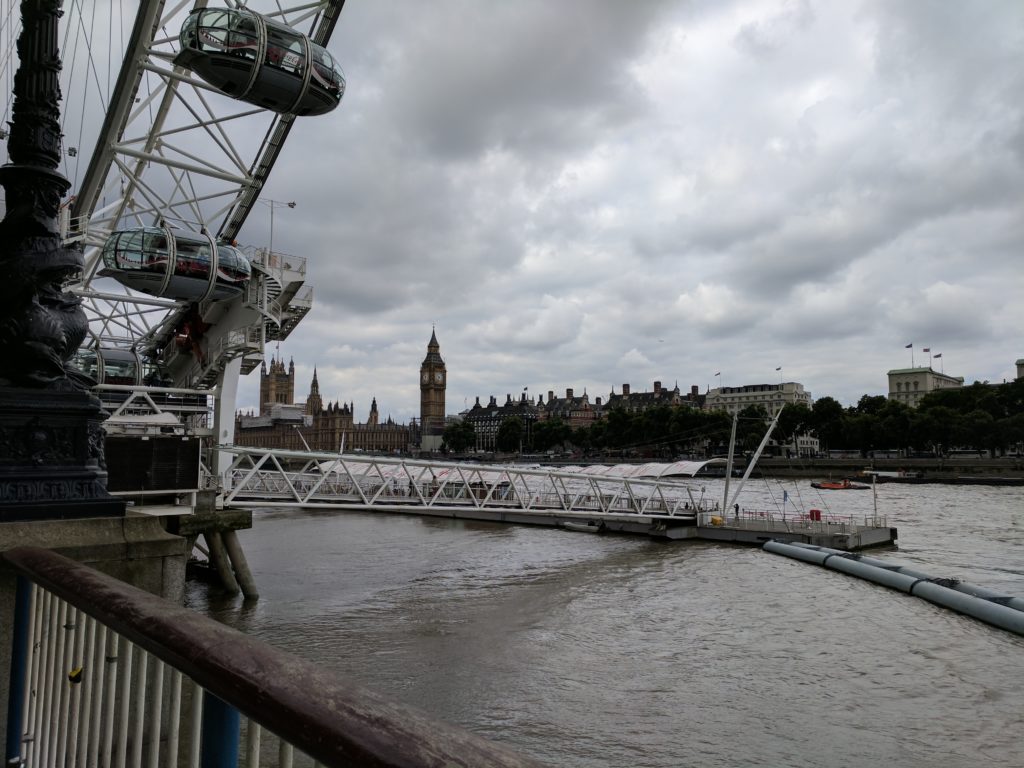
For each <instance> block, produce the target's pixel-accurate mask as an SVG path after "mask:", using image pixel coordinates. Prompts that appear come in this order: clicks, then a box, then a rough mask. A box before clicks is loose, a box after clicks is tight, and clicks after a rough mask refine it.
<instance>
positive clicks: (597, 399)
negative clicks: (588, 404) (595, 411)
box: [594, 397, 601, 408]
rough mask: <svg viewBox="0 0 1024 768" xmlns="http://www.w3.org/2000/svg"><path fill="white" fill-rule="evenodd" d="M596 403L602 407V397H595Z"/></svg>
mask: <svg viewBox="0 0 1024 768" xmlns="http://www.w3.org/2000/svg"><path fill="white" fill-rule="evenodd" d="M594 405H596V406H597V407H598V408H600V407H601V398H600V397H597V398H595V399H594Z"/></svg>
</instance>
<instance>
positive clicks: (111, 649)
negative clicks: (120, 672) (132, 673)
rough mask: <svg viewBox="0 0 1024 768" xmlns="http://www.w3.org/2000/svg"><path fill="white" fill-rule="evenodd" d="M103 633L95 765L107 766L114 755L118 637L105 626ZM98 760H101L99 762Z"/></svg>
mask: <svg viewBox="0 0 1024 768" xmlns="http://www.w3.org/2000/svg"><path fill="white" fill-rule="evenodd" d="M103 630H104V631H103V634H104V635H105V637H104V640H105V643H104V644H103V646H101V647H102V648H103V652H104V656H103V676H104V678H105V682H104V683H103V686H104V688H105V693H104V696H103V699H102V703H103V706H102V707H97V708H96V716H97V717H99V718H100V720H101V722H102V723H103V742H102V743H101V744H98V745H97V746H99V748H100V752H99V755H98V758H99V760H98V761H97V762H96V765H101V764H102V765H104V766H109V765H110V760H111V758H112V757H113V755H114V702H115V701H116V700H117V699H116V689H115V686H116V685H117V651H118V644H119V639H118V636H117V633H115V632H108V631H107V628H106V627H105V626H104V627H103ZM99 761H102V763H101V762H99Z"/></svg>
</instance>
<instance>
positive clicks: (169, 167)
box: [0, 0, 345, 408]
mask: <svg viewBox="0 0 1024 768" xmlns="http://www.w3.org/2000/svg"><path fill="white" fill-rule="evenodd" d="M122 5H123V4H122V3H118V2H115V1H114V0H111V1H110V2H100V1H99V0H97V1H96V2H86V1H85V0H65V2H64V16H63V18H62V21H61V32H60V34H61V40H60V45H61V58H62V61H63V69H62V75H61V91H62V94H63V102H62V104H61V110H62V125H61V131H62V133H63V147H62V164H61V168H60V171H61V173H63V175H64V176H65V177H66V178H67V179H68V180H69V181H70V182H71V189H70V192H69V197H68V198H67V199H66V200H65V201H64V203H63V206H62V216H61V234H62V236H63V237H64V239H65V241H66V242H79V243H81V244H82V246H83V248H84V251H85V268H84V270H83V273H82V275H81V277H80V279H78V280H77V281H76V282H75V284H73V285H72V286H71V289H72V290H73V291H74V292H75V293H77V294H78V295H80V296H81V297H82V299H83V302H84V305H85V308H86V312H87V315H88V317H89V323H90V330H89V335H88V337H87V339H86V342H85V343H84V345H83V348H82V349H81V350H80V351H79V355H78V365H79V367H81V368H82V369H84V370H85V372H86V373H90V374H92V375H93V376H94V377H95V378H97V379H98V380H101V381H104V380H105V381H117V382H119V383H143V380H144V379H145V378H146V377H147V376H148V375H157V374H158V376H159V380H160V381H161V382H162V383H164V384H173V385H174V386H176V387H185V388H198V389H202V388H213V387H220V386H224V384H225V383H227V384H228V388H233V386H234V384H233V383H232V382H231V381H230V380H231V378H232V377H234V378H237V376H238V374H239V373H241V372H248V371H249V370H251V369H252V368H253V367H254V366H255V365H258V364H259V362H261V361H262V359H263V352H264V347H265V344H266V343H267V341H268V340H272V339H282V338H284V337H285V336H287V334H288V333H290V331H291V330H292V329H293V328H294V327H295V325H296V324H297V323H298V321H299V320H301V318H302V316H303V315H304V314H305V312H306V311H308V309H309V306H310V303H311V294H310V291H309V289H308V287H306V286H303V283H302V275H303V274H304V261H303V260H302V259H298V258H296V257H282V256H281V255H279V254H275V253H272V252H270V250H268V249H257V248H243V247H240V246H239V245H238V242H237V241H238V240H239V239H240V235H241V233H242V228H243V225H244V224H245V222H246V220H247V218H248V217H249V215H250V214H251V213H252V212H253V211H254V209H255V207H256V203H257V201H258V199H259V195H260V192H261V190H262V188H263V186H264V184H265V183H266V181H267V179H268V177H269V175H270V173H271V172H272V170H273V168H274V165H275V163H276V162H277V160H278V158H279V157H280V155H281V152H282V148H283V146H284V144H285V142H286V140H287V138H288V135H289V133H290V131H291V129H292V126H293V124H294V122H295V120H296V119H302V118H304V117H306V116H315V115H324V114H327V113H329V112H331V111H332V110H333V109H334V108H335V107H337V105H338V104H339V102H340V101H341V99H342V97H343V95H344V91H345V77H344V74H343V72H342V70H341V67H340V66H339V65H338V63H337V60H336V58H335V56H334V55H333V54H332V53H331V52H330V51H329V50H328V44H329V41H330V37H331V33H332V32H333V30H334V28H335V25H336V24H337V22H338V19H339V15H340V13H341V10H342V7H343V5H344V0H322V1H321V2H312V3H310V2H305V3H302V4H298V3H280V2H271V1H269V0H266V1H263V0H253V2H250V3H240V2H237V1H236V0H227V2H226V3H225V5H224V6H223V7H214V6H211V5H209V4H208V3H207V2H205V0H199V1H198V2H194V3H193V2H187V3H186V2H177V3H170V2H162V1H154V2H142V3H139V4H138V5H137V6H136V5H135V4H130V5H131V6H132V7H133V8H135V9H137V10H136V13H135V15H134V16H131V14H130V12H128V13H126V12H125V9H124V8H123V7H121V6H122ZM0 15H2V18H0V24H2V26H0V36H2V37H3V38H4V39H3V41H2V45H3V50H4V52H5V55H4V56H3V58H2V61H0V92H3V93H4V96H5V98H4V99H3V101H2V103H3V105H4V106H3V108H4V115H3V117H2V118H0V123H2V124H3V125H6V121H7V120H9V119H10V113H11V106H12V98H13V97H12V90H13V76H14V72H15V70H16V69H17V65H18V62H17V57H16V55H15V46H14V41H15V40H16V39H17V36H18V33H19V31H20V23H19V2H18V0H4V2H3V7H0ZM311 119H316V118H311ZM0 138H6V134H5V132H0ZM0 151H3V154H4V157H3V158H2V160H0V162H6V144H4V145H3V147H2V150H0ZM226 405H228V406H229V407H232V408H233V403H229V404H226Z"/></svg>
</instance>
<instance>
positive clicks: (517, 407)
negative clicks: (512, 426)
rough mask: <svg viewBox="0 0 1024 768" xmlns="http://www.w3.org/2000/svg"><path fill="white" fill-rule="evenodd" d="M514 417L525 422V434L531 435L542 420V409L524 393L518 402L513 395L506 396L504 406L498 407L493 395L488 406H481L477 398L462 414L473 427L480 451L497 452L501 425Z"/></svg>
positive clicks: (477, 447) (464, 419)
mask: <svg viewBox="0 0 1024 768" xmlns="http://www.w3.org/2000/svg"><path fill="white" fill-rule="evenodd" d="M513 416H515V417H517V418H518V419H519V420H520V421H522V422H523V427H524V433H525V434H529V432H530V430H532V429H533V425H534V424H536V423H537V421H538V420H540V418H541V408H540V407H539V406H537V405H534V404H533V403H532V402H530V400H529V399H528V398H527V396H526V393H525V392H524V393H523V394H522V395H520V396H519V399H518V400H513V399H512V395H511V394H507V395H505V402H504V404H502V405H498V401H497V399H495V397H494V395H491V399H490V401H489V402H488V403H487V405H486V406H483V405H480V398H479V397H477V399H476V403H474V404H473V407H472V408H470V409H469V410H468V411H463V413H462V419H463V421H465V422H468V423H469V424H472V425H473V431H474V432H475V433H476V449H477V450H478V451H495V450H497V448H498V430H499V429H501V423H502V422H503V421H504V420H505V419H510V418H512V417H513Z"/></svg>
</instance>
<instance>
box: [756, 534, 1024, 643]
mask: <svg viewBox="0 0 1024 768" xmlns="http://www.w3.org/2000/svg"><path fill="white" fill-rule="evenodd" d="M763 549H764V550H765V551H766V552H772V553H774V554H777V555H784V556H785V557H790V558H793V559H795V560H802V561H803V562H805V563H814V564H815V565H820V566H823V567H825V568H829V569H830V570H834V571H840V572H842V573H846V574H848V575H850V576H857V577H858V578H861V579H865V580H867V581H871V582H873V583H875V584H880V585H882V586H884V587H889V588H890V589H898V590H899V591H900V592H905V593H907V594H908V595H913V596H914V597H920V598H921V599H922V600H927V601H928V602H930V603H934V604H935V605H940V606H942V607H944V608H949V609H951V610H954V611H956V612H957V613H962V614H965V615H967V616H971V617H973V618H975V619H978V620H980V621H984V622H985V623H986V624H991V625H993V626H995V627H999V628H1000V629H1005V630H1007V631H1008V632H1013V633H1014V634H1017V635H1021V636H1024V600H1022V599H1021V598H1019V597H1012V596H1010V595H1004V594H1001V593H998V592H995V591H993V590H990V589H985V588H984V587H978V586H975V585H973V584H967V583H966V582H961V581H957V580H954V579H937V578H932V577H931V576H928V575H927V574H924V573H921V572H919V571H915V570H912V569H910V568H907V567H905V566H902V565H898V564H894V563H890V562H888V561H885V560H879V559H877V558H872V557H864V556H862V555H857V554H854V553H850V552H843V551H842V550H838V549H829V548H827V547H818V546H814V545H811V544H783V543H782V542H779V541H766V542H765V544H764V547H763Z"/></svg>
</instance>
